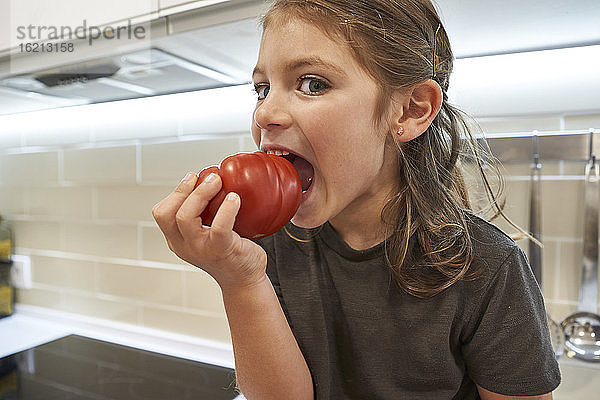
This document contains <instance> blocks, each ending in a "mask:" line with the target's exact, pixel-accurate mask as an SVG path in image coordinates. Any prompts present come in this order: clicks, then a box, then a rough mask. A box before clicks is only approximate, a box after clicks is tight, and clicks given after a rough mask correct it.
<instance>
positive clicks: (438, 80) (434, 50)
mask: <svg viewBox="0 0 600 400" xmlns="http://www.w3.org/2000/svg"><path fill="white" fill-rule="evenodd" d="M441 27H442V24H441V23H439V24H438V26H437V29H436V30H435V34H434V35H433V62H432V63H431V64H432V74H431V79H433V80H434V81H436V82H437V84H438V85H439V86H440V89H442V96H443V98H444V101H448V95H447V94H446V91H445V90H444V87H443V86H442V82H441V79H440V78H439V77H438V76H437V72H436V68H435V59H436V56H437V35H438V32H439V31H440V28H441Z"/></svg>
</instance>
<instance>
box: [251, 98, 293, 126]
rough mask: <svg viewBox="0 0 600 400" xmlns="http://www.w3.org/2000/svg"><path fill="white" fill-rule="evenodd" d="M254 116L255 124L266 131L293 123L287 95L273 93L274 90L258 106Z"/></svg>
mask: <svg viewBox="0 0 600 400" xmlns="http://www.w3.org/2000/svg"><path fill="white" fill-rule="evenodd" d="M253 118H254V125H255V126H256V127H258V128H259V129H261V130H266V131H269V130H274V129H278V128H279V129H281V128H287V127H288V126H290V125H291V123H292V117H291V115H290V113H289V112H288V111H287V102H286V99H285V97H284V96H283V95H277V94H276V93H273V90H271V91H270V92H269V94H268V95H267V96H266V97H265V98H264V100H262V101H261V102H260V104H258V105H257V106H256V108H255V109H254V116H253Z"/></svg>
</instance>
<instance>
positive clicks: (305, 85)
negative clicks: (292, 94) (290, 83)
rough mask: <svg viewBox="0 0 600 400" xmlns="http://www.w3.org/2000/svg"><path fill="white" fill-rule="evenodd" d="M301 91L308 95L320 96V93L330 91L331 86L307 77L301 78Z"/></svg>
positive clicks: (320, 80)
mask: <svg viewBox="0 0 600 400" xmlns="http://www.w3.org/2000/svg"><path fill="white" fill-rule="evenodd" d="M300 80H301V85H300V90H301V91H303V92H304V93H307V94H313V95H314V94H319V93H320V92H322V91H324V90H326V89H329V88H330V86H329V84H328V83H327V82H325V81H324V80H322V79H317V78H312V77H306V78H301V79H300Z"/></svg>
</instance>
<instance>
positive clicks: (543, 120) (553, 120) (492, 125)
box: [477, 115, 561, 133]
mask: <svg viewBox="0 0 600 400" xmlns="http://www.w3.org/2000/svg"><path fill="white" fill-rule="evenodd" d="M477 122H479V125H481V127H482V128H483V131H484V132H486V133H506V132H531V131H534V130H538V131H556V130H559V129H560V128H561V127H560V116H559V115H557V116H552V117H535V116H534V117H512V118H478V119H477Z"/></svg>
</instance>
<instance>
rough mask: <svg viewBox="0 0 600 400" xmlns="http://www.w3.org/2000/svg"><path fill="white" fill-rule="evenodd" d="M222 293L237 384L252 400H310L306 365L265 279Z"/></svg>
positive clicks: (310, 387)
mask: <svg viewBox="0 0 600 400" xmlns="http://www.w3.org/2000/svg"><path fill="white" fill-rule="evenodd" d="M222 293H223V301H224V304H225V311H226V312H227V319H228V321H229V329H230V331H231V339H232V343H233V352H234V356H235V368H236V376H237V381H238V385H239V387H240V389H241V390H242V392H243V393H244V395H245V396H246V397H247V398H248V400H255V399H258V400H268V399H278V400H280V399H290V400H304V399H306V400H309V399H310V400H312V399H313V398H314V395H313V387H312V379H311V376H310V372H309V370H308V366H307V365H306V361H305V360H304V356H303V355H302V353H301V352H300V348H299V347H298V344H297V342H296V339H295V337H294V335H293V334H292V331H291V329H290V327H289V325H288V323H287V320H286V318H285V315H284V313H283V310H282V309H281V306H280V304H279V300H278V299H277V295H276V294H275V291H274V289H273V286H272V285H271V282H270V281H269V280H268V279H267V278H266V276H265V279H264V280H263V281H261V282H260V283H259V284H257V285H255V286H253V287H251V288H244V289H240V288H237V289H230V290H227V289H222Z"/></svg>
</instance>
